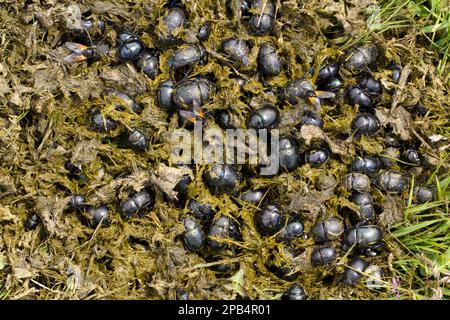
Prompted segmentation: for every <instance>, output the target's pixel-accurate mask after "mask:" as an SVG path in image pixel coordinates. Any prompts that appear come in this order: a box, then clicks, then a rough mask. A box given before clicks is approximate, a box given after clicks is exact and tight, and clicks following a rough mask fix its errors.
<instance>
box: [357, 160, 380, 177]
mask: <svg viewBox="0 0 450 320" xmlns="http://www.w3.org/2000/svg"><path fill="white" fill-rule="evenodd" d="M352 170H353V171H354V172H361V173H365V174H373V173H377V172H378V170H380V160H379V159H378V158H377V157H371V156H364V157H356V158H355V159H353V161H352Z"/></svg>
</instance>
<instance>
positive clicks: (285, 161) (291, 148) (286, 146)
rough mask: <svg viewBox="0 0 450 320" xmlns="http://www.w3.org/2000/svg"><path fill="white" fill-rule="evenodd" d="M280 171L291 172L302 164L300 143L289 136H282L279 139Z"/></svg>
mask: <svg viewBox="0 0 450 320" xmlns="http://www.w3.org/2000/svg"><path fill="white" fill-rule="evenodd" d="M278 149H279V150H278V159H279V172H280V173H282V172H286V171H287V172H291V171H293V170H295V169H297V168H298V166H299V165H300V153H299V150H298V144H297V142H296V141H295V140H293V139H292V138H289V137H281V138H280V140H279V141H278Z"/></svg>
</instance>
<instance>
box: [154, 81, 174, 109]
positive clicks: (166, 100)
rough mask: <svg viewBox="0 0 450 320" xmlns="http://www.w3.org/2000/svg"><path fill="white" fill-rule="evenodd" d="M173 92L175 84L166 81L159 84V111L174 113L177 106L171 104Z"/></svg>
mask: <svg viewBox="0 0 450 320" xmlns="http://www.w3.org/2000/svg"><path fill="white" fill-rule="evenodd" d="M174 91H175V82H174V81H173V80H166V81H164V82H163V83H161V84H160V86H159V89H158V98H157V100H158V105H159V107H160V108H161V109H164V110H168V111H175V110H176V109H177V105H176V104H175V103H174V102H173V99H172V97H173V92H174Z"/></svg>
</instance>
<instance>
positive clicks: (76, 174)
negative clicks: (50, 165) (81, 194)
mask: <svg viewBox="0 0 450 320" xmlns="http://www.w3.org/2000/svg"><path fill="white" fill-rule="evenodd" d="M64 168H65V169H66V170H67V171H69V177H70V178H71V179H75V180H78V182H80V183H85V182H86V181H87V177H86V175H85V174H84V173H83V171H82V170H81V166H76V165H75V164H73V163H72V162H71V161H70V160H67V161H66V162H65V163H64Z"/></svg>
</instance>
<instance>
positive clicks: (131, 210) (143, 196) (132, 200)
mask: <svg viewBox="0 0 450 320" xmlns="http://www.w3.org/2000/svg"><path fill="white" fill-rule="evenodd" d="M152 201H153V197H152V195H151V194H150V193H149V192H148V191H146V190H142V191H139V192H137V193H135V194H133V195H132V196H131V197H129V198H128V199H127V200H125V201H123V202H122V203H121V204H120V209H121V210H120V212H121V214H122V216H123V217H124V218H131V217H132V216H133V215H135V214H137V213H138V212H139V211H140V210H142V209H144V208H148V207H149V206H150V204H151V203H152Z"/></svg>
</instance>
